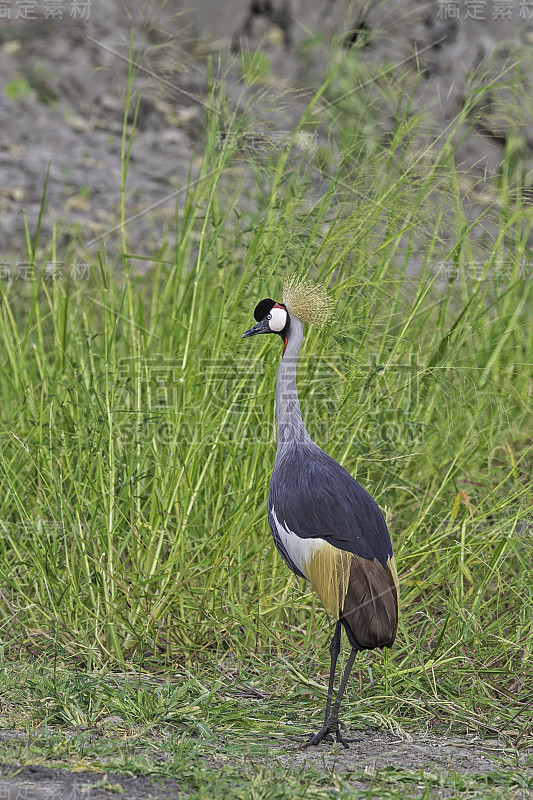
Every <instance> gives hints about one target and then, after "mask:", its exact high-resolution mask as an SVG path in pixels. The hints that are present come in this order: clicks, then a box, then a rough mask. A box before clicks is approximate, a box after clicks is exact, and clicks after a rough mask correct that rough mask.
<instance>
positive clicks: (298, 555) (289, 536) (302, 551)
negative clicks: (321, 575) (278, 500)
mask: <svg viewBox="0 0 533 800" xmlns="http://www.w3.org/2000/svg"><path fill="white" fill-rule="evenodd" d="M271 513H272V518H273V520H274V524H275V526H276V530H277V532H278V536H279V538H280V539H281V541H282V543H283V547H284V548H285V550H286V551H287V554H288V556H289V558H290V560H291V561H292V563H293V564H294V566H295V567H298V569H299V570H300V572H301V573H302V574H303V575H305V577H306V578H307V580H311V579H310V577H309V575H308V572H307V569H306V566H307V564H308V563H309V561H310V560H311V559H312V557H313V556H314V555H315V554H316V553H319V552H320V551H321V550H322V549H323V548H324V547H325V545H326V544H327V543H326V542H325V541H324V539H302V538H301V537H300V536H298V535H297V534H296V533H293V532H292V531H290V530H288V528H285V527H284V526H283V525H282V524H281V522H280V521H279V519H278V518H277V516H276V512H275V510H274V506H272V508H271Z"/></svg>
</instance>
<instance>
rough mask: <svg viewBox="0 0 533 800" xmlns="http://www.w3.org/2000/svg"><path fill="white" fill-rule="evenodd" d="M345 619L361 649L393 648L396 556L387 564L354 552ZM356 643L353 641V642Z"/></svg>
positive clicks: (396, 598)
mask: <svg viewBox="0 0 533 800" xmlns="http://www.w3.org/2000/svg"><path fill="white" fill-rule="evenodd" d="M341 620H342V621H343V623H344V627H345V628H346V626H348V628H349V631H347V633H348V638H351V637H350V636H349V633H350V632H351V633H352V634H353V637H354V639H355V641H356V643H357V644H358V645H359V647H360V648H364V649H367V648H373V647H390V646H391V645H392V643H393V642H394V638H395V636H396V628H397V625H398V589H397V578H396V567H395V564H394V558H392V559H389V560H388V561H387V564H386V566H383V565H382V564H380V562H379V561H378V560H377V559H374V560H373V561H370V560H369V559H366V558H361V557H359V556H356V555H352V562H351V565H350V578H349V581H348V589H347V592H346V597H345V600H344V606H343V608H342V614H341ZM352 644H353V642H352Z"/></svg>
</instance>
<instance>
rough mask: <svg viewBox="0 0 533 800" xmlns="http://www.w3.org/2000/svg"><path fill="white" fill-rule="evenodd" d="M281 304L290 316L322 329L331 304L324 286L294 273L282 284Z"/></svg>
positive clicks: (328, 315) (327, 320)
mask: <svg viewBox="0 0 533 800" xmlns="http://www.w3.org/2000/svg"><path fill="white" fill-rule="evenodd" d="M283 303H284V305H285V306H286V308H287V311H288V312H289V314H290V315H291V316H294V317H298V318H299V319H301V320H302V322H305V323H307V324H308V325H316V326H317V327H319V328H322V327H323V326H324V325H326V324H327V323H328V322H329V319H330V317H331V303H330V299H329V296H328V293H327V291H326V289H325V288H324V286H321V285H320V284H319V283H313V281H310V280H308V279H307V278H302V277H299V276H298V275H295V274H294V273H293V274H292V275H289V276H288V277H287V278H286V279H285V281H284V284H283Z"/></svg>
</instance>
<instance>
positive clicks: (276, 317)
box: [241, 297, 291, 339]
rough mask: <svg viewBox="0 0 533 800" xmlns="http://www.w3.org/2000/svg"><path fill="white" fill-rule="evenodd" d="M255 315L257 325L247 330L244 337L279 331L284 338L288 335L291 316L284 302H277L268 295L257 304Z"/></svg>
mask: <svg viewBox="0 0 533 800" xmlns="http://www.w3.org/2000/svg"><path fill="white" fill-rule="evenodd" d="M254 317H255V320H256V322H257V325H254V327H253V328H250V329H249V330H247V331H245V332H244V333H243V335H242V337H241V338H242V339H245V338H246V337H247V336H257V334H259V333H278V334H279V335H280V336H281V338H282V339H285V338H286V337H287V333H288V331H289V326H290V324H291V318H290V316H289V312H288V311H287V308H286V307H285V306H284V305H283V304H282V303H276V301H275V300H271V299H270V298H269V297H267V298H265V299H264V300H261V302H260V303H258V304H257V305H256V307H255V309H254Z"/></svg>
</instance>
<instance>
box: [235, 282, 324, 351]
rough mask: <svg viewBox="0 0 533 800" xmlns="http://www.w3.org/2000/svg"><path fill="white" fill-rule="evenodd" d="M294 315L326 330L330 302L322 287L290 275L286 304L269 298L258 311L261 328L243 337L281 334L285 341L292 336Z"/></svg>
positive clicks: (257, 326)
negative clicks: (290, 332) (291, 329)
mask: <svg viewBox="0 0 533 800" xmlns="http://www.w3.org/2000/svg"><path fill="white" fill-rule="evenodd" d="M291 316H293V317H298V319H301V320H302V322H306V323H308V324H309V325H317V326H318V327H319V328H322V327H324V325H326V323H327V322H328V321H329V318H330V302H329V298H328V295H327V292H326V290H325V289H324V287H323V286H321V285H320V284H316V283H312V282H311V281H309V280H307V279H306V278H300V277H298V276H297V275H290V276H289V277H288V278H287V280H286V281H285V284H284V286H283V303H276V302H275V300H272V299H270V298H265V300H261V302H260V303H258V304H257V305H256V307H255V310H254V317H255V319H256V322H257V325H254V327H253V328H250V329H249V330H247V331H246V332H245V333H243V335H242V338H243V339H244V338H246V337H248V336H257V334H259V333H278V334H279V335H280V336H281V338H282V339H283V340H284V341H285V340H286V339H287V336H288V334H289V328H290V324H291Z"/></svg>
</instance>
